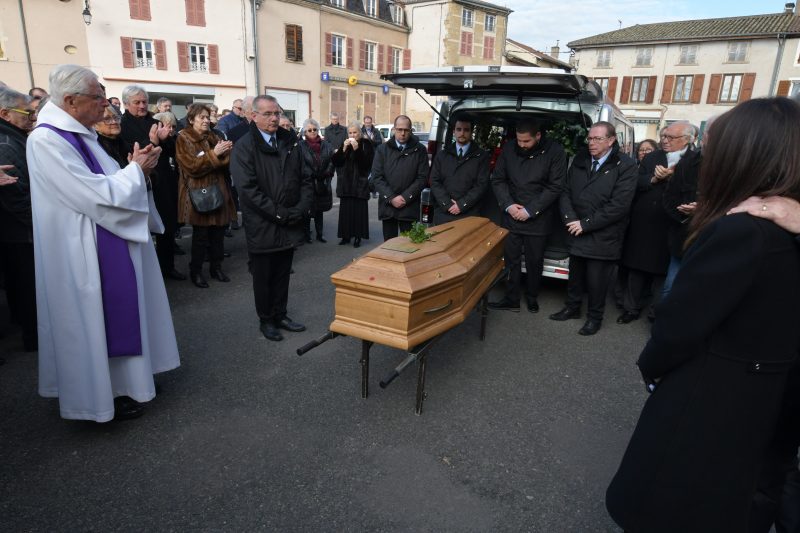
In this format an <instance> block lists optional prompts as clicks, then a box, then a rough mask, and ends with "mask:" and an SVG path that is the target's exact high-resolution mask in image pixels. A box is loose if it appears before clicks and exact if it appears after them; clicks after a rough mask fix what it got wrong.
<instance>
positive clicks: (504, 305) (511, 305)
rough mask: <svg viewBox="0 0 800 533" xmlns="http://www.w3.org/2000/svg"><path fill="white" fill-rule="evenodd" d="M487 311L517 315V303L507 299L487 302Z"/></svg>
mask: <svg viewBox="0 0 800 533" xmlns="http://www.w3.org/2000/svg"><path fill="white" fill-rule="evenodd" d="M489 309H497V310H498V311H512V312H514V313H519V302H512V301H511V300H509V299H508V298H503V299H502V300H500V301H499V302H489Z"/></svg>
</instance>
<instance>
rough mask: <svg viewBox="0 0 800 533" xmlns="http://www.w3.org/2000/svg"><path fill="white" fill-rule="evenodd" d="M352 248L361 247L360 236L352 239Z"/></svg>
mask: <svg viewBox="0 0 800 533" xmlns="http://www.w3.org/2000/svg"><path fill="white" fill-rule="evenodd" d="M353 248H361V237H356V240H355V241H353Z"/></svg>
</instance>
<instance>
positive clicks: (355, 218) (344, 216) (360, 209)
mask: <svg viewBox="0 0 800 533" xmlns="http://www.w3.org/2000/svg"><path fill="white" fill-rule="evenodd" d="M374 155H375V149H374V147H373V144H372V141H370V140H369V139H366V138H364V137H363V136H362V130H361V126H360V125H359V124H358V123H357V122H353V123H352V124H350V126H348V127H347V139H345V141H344V144H343V145H342V146H339V147H337V150H336V152H335V153H334V154H333V164H334V165H336V168H337V169H338V171H337V174H336V196H338V197H339V201H340V205H339V233H338V235H339V238H340V239H341V241H339V244H350V239H352V238H354V239H355V240H354V241H353V247H354V248H358V247H359V246H361V239H362V238H363V239H369V206H368V202H369V172H370V169H371V168H372V158H373V157H374Z"/></svg>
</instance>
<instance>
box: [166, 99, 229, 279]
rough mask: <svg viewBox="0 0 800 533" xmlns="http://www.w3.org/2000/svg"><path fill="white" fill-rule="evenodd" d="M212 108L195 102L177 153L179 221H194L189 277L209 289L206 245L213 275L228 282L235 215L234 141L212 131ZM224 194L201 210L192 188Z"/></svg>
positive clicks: (178, 144) (188, 115)
mask: <svg viewBox="0 0 800 533" xmlns="http://www.w3.org/2000/svg"><path fill="white" fill-rule="evenodd" d="M210 114H211V113H210V110H209V109H208V107H207V106H205V105H203V104H192V105H190V106H189V112H188V113H187V114H186V127H185V128H183V129H182V130H181V131H180V133H179V134H178V141H177V143H176V146H175V153H176V157H177V159H178V167H179V169H180V184H179V186H178V221H179V222H183V223H184V224H191V225H192V259H191V261H190V262H189V278H190V279H191V280H192V283H194V284H195V285H196V286H197V287H200V288H203V289H206V288H208V282H207V281H206V280H205V278H203V275H202V274H201V273H200V271H201V270H202V267H203V259H204V258H205V254H206V248H208V249H209V250H208V255H209V262H210V264H211V277H212V278H214V279H216V280H217V281H222V282H228V281H230V278H229V277H228V276H226V275H225V273H224V272H222V259H223V255H224V253H225V251H224V244H223V241H224V239H225V228H226V227H227V226H228V224H229V223H230V222H231V221H233V220H234V219H235V217H236V208H235V207H234V205H233V200H232V199H231V195H230V191H229V190H228V186H227V184H226V182H225V171H226V169H227V167H228V161H229V159H230V154H231V148H232V147H233V143H232V142H231V141H220V140H219V139H218V138H217V136H216V135H214V133H213V132H212V131H211V127H210V126H211V120H210V118H209V116H210ZM215 187H216V189H217V190H218V191H219V192H220V193H221V195H222V205H221V206H220V207H219V208H217V209H214V210H213V211H209V212H200V211H198V210H197V208H196V207H195V206H194V204H193V203H192V199H191V195H190V189H196V190H206V191H211V190H212V189H213V188H215Z"/></svg>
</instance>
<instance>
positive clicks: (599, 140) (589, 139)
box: [586, 137, 608, 144]
mask: <svg viewBox="0 0 800 533" xmlns="http://www.w3.org/2000/svg"><path fill="white" fill-rule="evenodd" d="M606 139H608V137H586V142H587V144H588V143H591V142H595V143H599V142H603V141H605V140H606Z"/></svg>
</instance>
